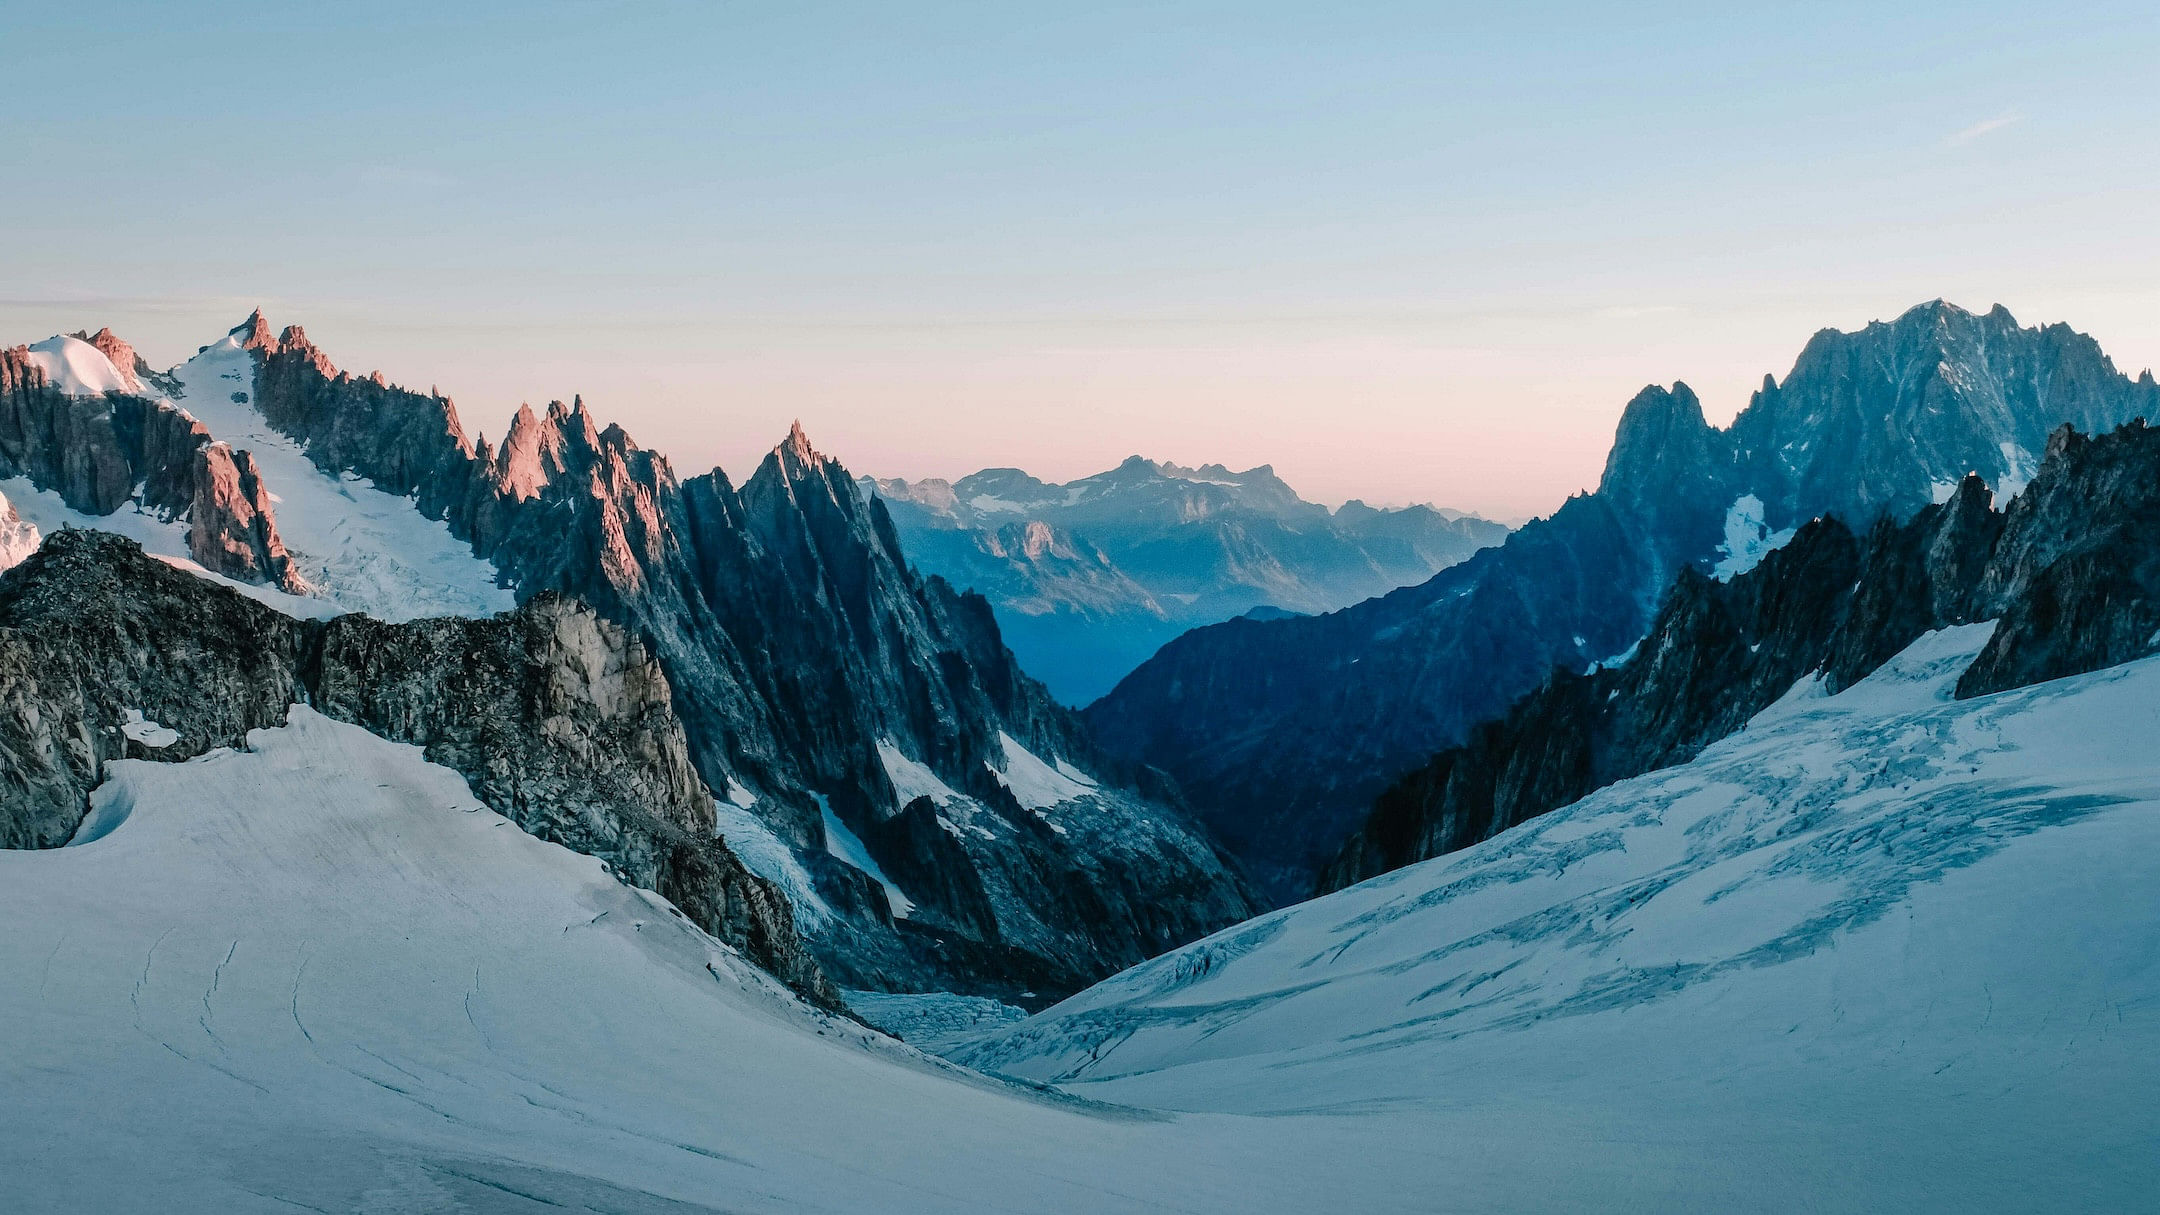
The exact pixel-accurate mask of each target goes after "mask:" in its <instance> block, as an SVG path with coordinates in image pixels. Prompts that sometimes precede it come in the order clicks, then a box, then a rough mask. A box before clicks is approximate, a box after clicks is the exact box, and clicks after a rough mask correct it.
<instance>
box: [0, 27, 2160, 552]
mask: <svg viewBox="0 0 2160 1215" xmlns="http://www.w3.org/2000/svg"><path fill="white" fill-rule="evenodd" d="M1740 7H1743V6H1728V5H1643V6H1639V7H1636V8H1632V9H1626V10H1625V11H1621V10H1619V9H1617V8H1614V7H1608V6H1592V5H1552V6H1543V7H1535V8H1532V7H1512V6H1499V5H1479V6H1475V7H1454V6H1446V5H1432V4H1422V5H1409V4H1364V5H1354V4H1333V5H1326V6H1321V5H1297V6H1292V5H1269V4H1244V5H1138V6H1128V5H1115V4H1102V5H1093V6H1084V7H1083V6H1063V5H1059V6H1049V5H1044V6H1028V5H1011V4H1001V5H957V4H922V5H915V6H900V5H864V6H852V5H801V6H789V5H670V4H635V5H633V4H579V5H514V6H513V5H501V6H495V5H477V4H474V5H446V4H434V5H424V6H423V5H382V4H371V5H365V6H357V5H356V6H312V5H250V4H245V3H221V4H217V5H189V4H163V5H141V6H137V5H128V4H112V5H102V6H98V7H97V8H96V9H95V10H73V11H70V10H65V9H62V8H61V7H60V6H51V5H39V6H34V7H33V6H26V5H20V4H14V3H5V4H0V12H4V13H5V22H4V27H0V29H4V32H5V36H4V37H0V109H4V112H5V113H6V114H7V116H8V120H7V122H6V123H5V124H0V155H4V156H5V158H6V162H7V163H8V164H10V165H13V166H16V169H15V171H14V173H12V174H11V185H10V188H9V189H7V190H6V191H0V229H4V230H5V231H7V232H8V233H10V234H11V235H12V236H13V238H14V239H13V240H12V241H11V242H10V246H11V247H10V252H9V254H8V258H7V264H8V268H7V270H6V271H5V273H4V275H0V339H5V340H8V341H26V340H36V339H38V338H40V337H43V336H45V335H47V334H49V333H51V332H53V331H55V330H59V329H73V328H77V327H80V326H84V325H89V326H92V327H95V326H97V325H100V324H111V325H112V326H113V327H114V328H115V329H116V330H118V331H120V332H121V333H122V334H123V336H127V337H129V338H130V339H131V340H133V341H135V342H136V343H137V344H138V345H139V346H141V347H143V348H145V350H146V352H147V353H148V354H149V355H150V356H151V357H152V358H153V361H160V362H162V361H168V360H171V359H175V358H177V357H179V356H180V355H182V354H184V353H187V352H189V351H191V350H192V349H193V347H194V346H195V345H197V344H200V343H201V342H203V341H206V340H208V339H209V337H210V336H212V335H213V334H215V333H216V332H219V331H221V330H222V329H223V328H224V327H227V326H229V325H231V324H233V323H235V322H237V321H238V320H239V319H240V317H241V316H242V315H244V314H245V313H246V311H247V309H248V308H249V307H251V306H253V305H254V304H256V303H258V302H259V303H261V304H262V305H263V306H264V307H265V308H266V310H267V311H268V312H269V313H270V315H271V319H272V320H273V321H274V322H277V323H281V324H282V323H284V322H287V321H297V322H299V323H301V324H304V325H306V326H307V327H308V329H309V331H310V333H311V334H312V335H313V336H314V337H315V338H316V339H317V340H318V341H319V342H321V343H322V344H323V345H324V346H325V347H326V348H327V349H328V350H329V351H330V352H331V354H332V355H333V356H334V357H335V358H337V359H338V361H339V362H340V364H341V365H343V366H347V367H350V368H352V369H354V370H358V371H365V370H370V369H374V368H378V367H379V368H381V369H382V370H383V371H384V372H385V373H386V374H388V375H390V376H391V377H392V378H393V379H397V380H400V381H403V382H407V383H411V384H416V385H422V386H424V385H428V384H439V385H440V386H441V387H442V388H443V389H444V390H445V391H447V392H450V393H451V394H452V395H453V396H455V397H456V398H457V399H458V400H459V402H460V404H461V406H462V408H463V410H464V412H465V413H466V415H467V418H468V424H469V425H470V426H472V427H473V428H476V429H480V430H486V431H488V432H490V433H493V432H496V431H498V430H499V429H500V425H501V420H502V419H503V418H504V417H505V416H506V415H507V413H508V412H509V410H510V409H511V408H513V407H514V406H515V404H516V403H517V401H519V400H520V399H531V400H534V401H536V402H538V401H544V400H546V399H548V398H550V397H557V396H563V397H566V396H568V395H570V394H571V393H574V392H582V393H584V394H585V396H586V399H587V401H588V402H589V403H590V404H592V405H593V406H594V407H595V408H596V409H597V410H598V411H599V412H600V413H601V414H602V415H603V416H607V417H611V418H616V419H619V420H621V421H622V422H624V424H625V425H626V426H628V427H629V428H630V429H631V431H632V433H633V434H635V435H637V436H638V437H639V438H640V439H641V441H643V442H645V443H646V444H647V445H649V446H654V447H658V448H661V449H663V450H665V451H667V452H668V453H670V455H672V456H673V457H674V458H675V459H676V461H677V463H678V465H679V466H682V467H684V468H687V469H702V468H703V467H705V466H708V465H710V464H712V463H714V462H719V463H721V464H723V465H724V466H725V467H727V468H728V469H729V470H730V471H731V472H734V473H736V474H737V475H741V474H743V473H746V472H747V471H748V467H749V464H750V463H751V462H752V461H753V460H754V459H755V456H756V453H757V452H759V451H761V450H762V449H763V448H765V447H768V446H770V444H771V443H772V442H774V441H776V440H777V438H778V437H779V436H780V434H781V433H783V432H784V430H785V428H786V425H787V423H788V422H789V421H790V420H791V419H794V418H797V417H800V418H801V419H803V421H804V422H805V424H806V425H807V426H808V427H809V429H810V432H811V435H812V436H813V438H814V439H816V440H817V441H818V442H819V444H820V446H822V447H824V448H825V449H827V450H829V451H831V452H833V453H834V454H837V455H839V456H840V457H841V458H842V459H844V460H845V461H847V462H848V463H849V465H850V466H851V467H854V468H856V469H857V470H859V471H866V472H875V473H878V474H881V475H895V474H898V475H909V476H920V475H957V474H959V473H963V472H967V471H971V470H972V469H974V468H976V467H979V466H982V465H986V464H1017V465H1022V466H1025V467H1027V468H1029V469H1030V470H1031V471H1035V472H1037V473H1038V474H1041V475H1045V476H1052V477H1060V478H1062V477H1067V476H1073V475H1079V474H1083V473H1086V472H1091V471H1095V470H1096V469H1099V468H1101V467H1106V466H1108V465H1109V464H1110V463H1113V462H1115V461H1116V460H1117V459H1119V458H1121V457H1122V456H1124V455H1127V454H1130V453H1132V452H1136V451H1137V452H1143V453H1146V454H1149V455H1153V456H1156V457H1158V458H1165V459H1175V460H1178V461H1180V462H1184V463H1193V462H1199V461H1207V460H1220V461H1223V462H1225V463H1229V464H1232V465H1234V466H1240V467H1242V466H1245V465H1250V464H1255V463H1262V462H1271V463H1273V464H1274V465H1275V466H1276V467H1277V469H1278V470H1279V471H1281V472H1282V473H1283V474H1284V475H1285V476H1286V477H1288V478H1289V479H1290V480H1291V482H1292V484H1294V485H1296V486H1298V487H1299V488H1301V489H1303V490H1305V491H1306V492H1307V493H1308V494H1310V495H1312V496H1316V497H1321V498H1326V499H1330V500H1339V499H1342V498H1345V497H1352V496H1361V497H1365V498H1368V499H1371V500H1378V501H1398V502H1399V501H1410V500H1438V501H1440V502H1443V503H1448V504H1454V505H1461V506H1468V507H1476V508H1481V509H1485V510H1488V511H1491V512H1495V513H1500V514H1509V515H1514V514H1527V513H1532V512H1541V511H1544V510H1547V509H1550V508H1551V507H1552V506H1553V505H1555V504H1557V502H1558V501H1559V499H1560V498H1561V497H1562V496H1563V495H1565V494H1566V493H1567V492H1569V491H1571V490H1574V489H1576V488H1579V487H1581V486H1583V485H1586V484H1589V483H1592V482H1593V481H1594V480H1595V477H1596V473H1597V468H1598V465H1599V462H1600V460H1601V458H1602V455H1603V451H1604V448H1605V445H1606V444H1607V442H1608V441H1609V440H1610V437H1611V429H1612V424H1613V421H1614V420H1615V419H1616V418H1617V416H1618V412H1619V409H1620V406H1621V405H1622V403H1624V401H1625V400H1626V399H1627V397H1628V396H1629V395H1631V394H1632V393H1633V391H1634V390H1635V389H1636V388H1638V387H1640V386H1641V385H1642V384H1643V383H1646V382H1650V381H1658V382H1670V381H1671V380H1674V379H1685V380H1687V381H1688V382H1689V383H1691V384H1693V385H1695V386H1696V387H1697V389H1698V390H1699V391H1701V392H1702V393H1703V394H1704V397H1705V399H1706V402H1707V404H1708V406H1709V408H1710V410H1711V412H1712V414H1713V416H1715V417H1723V416H1729V415H1730V414H1731V413H1732V412H1733V411H1734V410H1735V409H1737V408H1739V407H1740V406H1741V405H1742V404H1744V403H1745V396H1746V392H1747V390H1748V388H1749V387H1750V386H1752V385H1753V384H1754V383H1756V382H1759V380H1760V378H1761V376H1762V375H1763V373H1765V372H1773V373H1777V374H1780V375H1782V374H1783V373H1784V371H1785V370H1786V369H1787V368H1788V367H1789V366H1790V364H1791V360H1792V357H1793V355H1794V354H1795V353H1796V352H1797V351H1798V349H1799V346H1800V344H1801V343H1802V342H1803V341H1805V339H1806V337H1807V336H1808V334H1809V333H1811V332H1813V331H1814V330H1815V329H1817V328H1820V327H1823V326H1826V325H1836V326H1839V327H1851V326H1854V325H1858V324H1861V323H1864V322H1866V321H1868V320H1870V319H1874V318H1878V317H1887V316H1890V315H1893V314H1895V313H1896V312H1897V311H1900V310H1901V309H1902V308H1904V307H1906V306H1908V305H1910V304H1912V303H1916V302H1919V301H1921V300H1923V299H1929V298H1933V297H1935V296H1944V297H1947V298H1949V299H1951V300H1953V301H1955V302H1959V303H1963V304H1966V305H1968V306H1971V307H1976V308H1984V307H1986V306H1988V305H1991V304H1993V303H1996V302H1998V301H1999V302H2002V303H2005V304H2007V305H2009V306H2010V307H2011V309H2012V310H2013V311H2014V312H2016V313H2017V314H2018V315H2019V316H2020V318H2021V319H2024V320H2026V321H2027V322H2028V323H2030V322H2038V321H2048V320H2064V321H2068V322H2070V323H2072V324H2074V325H2077V326H2079V327H2080V328H2084V329H2086V330H2088V331H2089V332H2092V333H2094V334H2095V335H2096V336H2098V337H2099V338H2100V339H2101V340H2102V342H2103V344H2104V345H2105V346H2107V348H2108V349H2109V350H2110V352H2111V353H2113V354H2114V355H2115V357H2116V359H2117V361H2118V363H2120V364H2122V365H2124V366H2125V367H2126V368H2128V369H2130V370H2133V371H2134V370H2135V369H2137V368H2140V367H2143V366H2146V365H2150V364H2152V363H2155V362H2160V224H2156V222H2155V217H2160V138H2156V136H2160V88H2156V87H2155V86H2154V84H2153V66H2154V64H2155V63H2160V14H2156V12H2155V10H2154V8H2153V6H2151V5H2150V4H2144V5H2119V6H2108V5H2073V6H2069V7H2067V8H2056V9H2043V8H2042V7H2041V6H2034V5H2030V4H2020V5H1999V4H1984V3H1983V4H1959V5H1950V4H1931V3H1930V4H1918V3H1916V4H1908V5H1904V6H1900V8H1899V11H1897V12H1880V11H1876V10H1877V9H1878V7H1880V6H1875V5H1808V6H1804V7H1799V6H1795V7H1792V8H1786V9H1783V10H1781V11H1746V12H1742V11H1735V9H1737V8H1740ZM1745 7H1748V8H1753V7H1754V6H1745ZM86 12H87V14H88V15H86Z"/></svg>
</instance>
